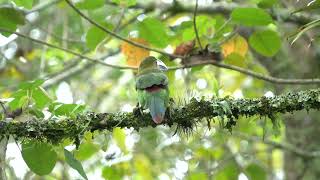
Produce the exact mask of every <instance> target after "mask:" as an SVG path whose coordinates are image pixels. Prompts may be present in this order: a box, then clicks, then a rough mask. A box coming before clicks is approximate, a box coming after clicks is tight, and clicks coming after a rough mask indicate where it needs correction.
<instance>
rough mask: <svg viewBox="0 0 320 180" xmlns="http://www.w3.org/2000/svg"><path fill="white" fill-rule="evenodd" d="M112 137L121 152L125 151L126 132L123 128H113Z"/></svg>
mask: <svg viewBox="0 0 320 180" xmlns="http://www.w3.org/2000/svg"><path fill="white" fill-rule="evenodd" d="M112 135H113V138H114V140H115V141H116V143H117V145H118V146H119V148H120V149H121V151H122V152H125V153H126V152H127V147H126V134H125V133H124V130H123V129H120V128H118V127H117V128H114V129H113V132H112Z"/></svg>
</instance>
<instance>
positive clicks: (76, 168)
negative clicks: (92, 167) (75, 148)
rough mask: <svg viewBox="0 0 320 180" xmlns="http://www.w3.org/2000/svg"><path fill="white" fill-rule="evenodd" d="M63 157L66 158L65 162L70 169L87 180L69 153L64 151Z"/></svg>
mask: <svg viewBox="0 0 320 180" xmlns="http://www.w3.org/2000/svg"><path fill="white" fill-rule="evenodd" d="M64 157H65V158H66V162H67V163H68V164H69V165H70V167H72V168H73V169H74V170H76V171H78V173H79V174H80V175H81V176H82V177H83V178H84V179H88V177H87V175H86V173H85V172H84V170H83V167H82V165H81V163H80V162H79V161H78V160H77V159H75V158H74V157H73V155H72V153H71V152H69V151H68V150H66V149H64Z"/></svg>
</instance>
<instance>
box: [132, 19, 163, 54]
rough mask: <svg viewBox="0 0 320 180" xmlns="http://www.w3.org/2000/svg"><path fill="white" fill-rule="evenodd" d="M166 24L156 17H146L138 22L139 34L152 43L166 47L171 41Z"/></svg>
mask: <svg viewBox="0 0 320 180" xmlns="http://www.w3.org/2000/svg"><path fill="white" fill-rule="evenodd" d="M166 29H167V28H166V26H165V25H164V24H162V22H161V21H159V20H158V19H156V18H145V19H144V20H143V21H142V22H140V23H139V24H138V30H139V36H140V37H141V38H143V39H145V40H147V41H148V42H149V43H150V44H152V45H154V46H157V47H160V48H164V47H166V46H167V45H168V43H169V36H168V34H167V32H166Z"/></svg>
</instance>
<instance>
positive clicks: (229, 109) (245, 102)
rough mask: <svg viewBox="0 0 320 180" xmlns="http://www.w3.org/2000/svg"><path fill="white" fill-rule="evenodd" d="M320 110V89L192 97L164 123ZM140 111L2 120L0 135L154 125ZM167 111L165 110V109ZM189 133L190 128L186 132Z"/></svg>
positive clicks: (53, 136) (42, 135) (72, 133)
mask: <svg viewBox="0 0 320 180" xmlns="http://www.w3.org/2000/svg"><path fill="white" fill-rule="evenodd" d="M311 109H315V110H319V109H320V89H315V90H306V91H300V92H297V93H287V94H283V95H280V96H275V97H271V98H267V97H261V98H256V99H233V98H231V97H225V98H214V99H211V100H206V99H204V98H203V99H195V98H193V99H191V100H190V102H189V103H187V104H185V105H184V106H180V107H178V106H176V105H172V106H171V107H170V112H171V114H170V115H169V113H167V114H166V116H167V121H166V122H165V123H164V124H165V125H168V126H172V125H173V124H175V123H176V124H177V126H178V128H180V129H182V130H191V129H192V128H193V127H194V125H195V124H197V123H200V122H201V121H205V122H210V121H211V120H212V119H213V118H214V117H222V118H224V119H226V123H225V124H224V127H225V128H228V129H231V128H232V126H233V125H235V124H236V120H237V119H238V118H239V117H240V116H246V117H249V116H256V115H258V116H263V117H269V118H271V120H272V119H273V117H274V115H275V114H277V113H281V114H283V113H288V112H289V113H292V112H294V111H299V110H306V111H309V110H311ZM137 112H140V111H136V112H135V113H134V112H129V113H124V112H119V113H94V112H89V113H85V114H78V115H77V116H76V117H73V118H72V117H69V118H66V117H61V119H59V120H58V121H57V120H29V121H26V122H17V121H15V120H12V121H10V122H5V121H2V122H1V124H0V135H2V136H4V135H13V137H15V138H17V139H23V138H31V139H40V140H48V141H50V142H52V143H58V142H60V141H61V140H63V139H65V138H70V139H72V140H76V142H79V139H80V138H81V136H82V135H83V133H84V132H85V131H95V130H108V131H112V129H113V128H115V127H120V128H125V127H126V128H134V129H135V130H139V129H140V128H143V127H147V126H152V127H156V124H154V123H153V121H152V120H151V116H150V115H149V114H148V113H143V114H140V113H137ZM167 112H168V111H167ZM188 132H189V131H188Z"/></svg>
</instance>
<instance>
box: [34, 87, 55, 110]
mask: <svg viewBox="0 0 320 180" xmlns="http://www.w3.org/2000/svg"><path fill="white" fill-rule="evenodd" d="M32 98H33V100H34V102H35V105H36V107H37V108H39V109H42V108H44V107H45V106H46V105H47V104H49V103H50V102H51V99H50V97H49V95H48V94H47V92H46V91H45V90H44V89H43V88H42V87H38V88H36V89H34V90H33V91H32Z"/></svg>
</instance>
